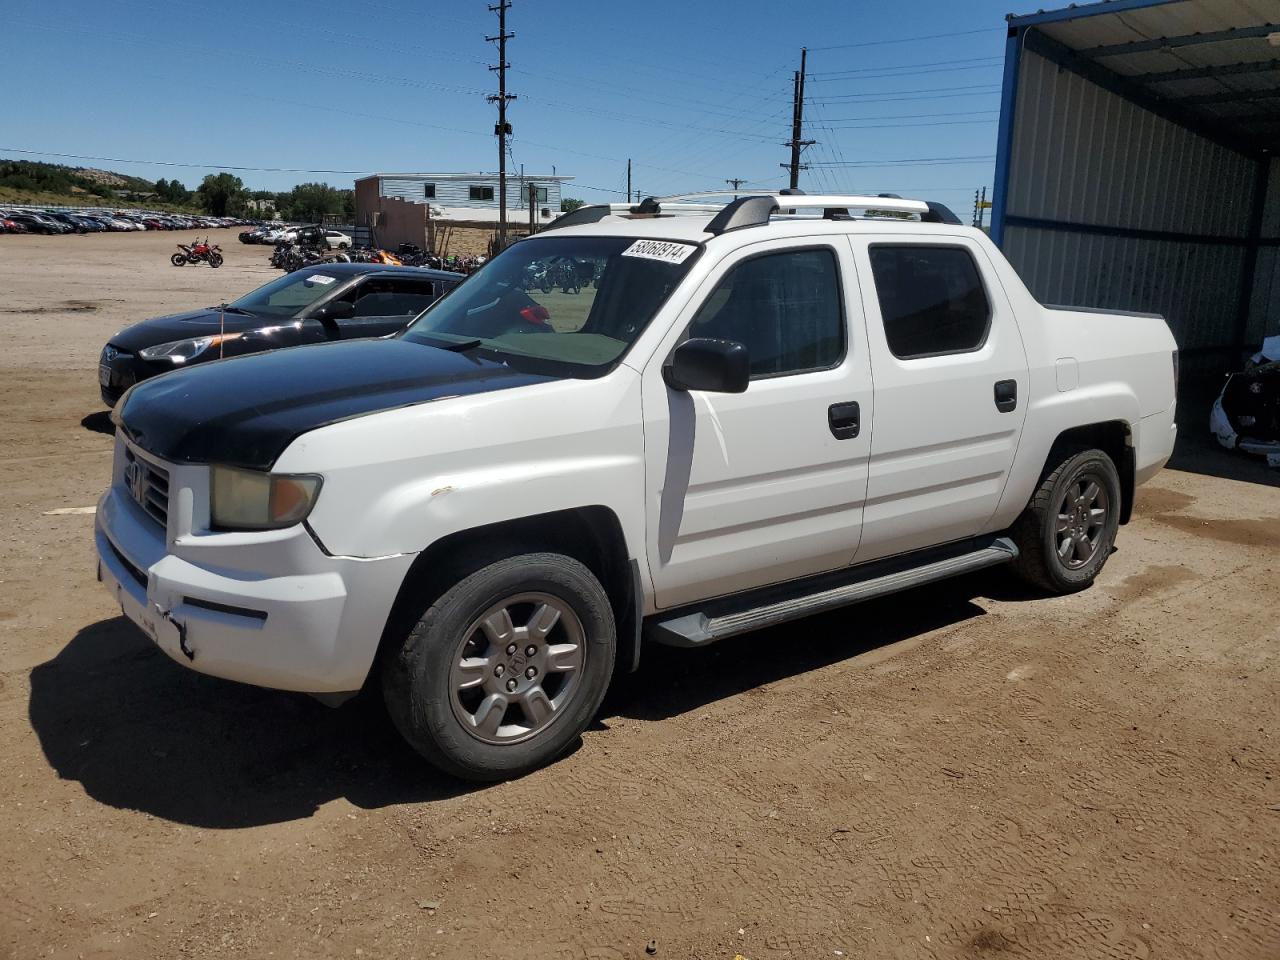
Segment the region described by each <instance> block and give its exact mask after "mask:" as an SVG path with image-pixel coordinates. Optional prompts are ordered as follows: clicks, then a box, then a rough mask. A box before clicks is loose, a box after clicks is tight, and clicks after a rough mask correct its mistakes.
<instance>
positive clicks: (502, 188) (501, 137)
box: [485, 0, 516, 252]
mask: <svg viewBox="0 0 1280 960" xmlns="http://www.w3.org/2000/svg"><path fill="white" fill-rule="evenodd" d="M509 9H511V0H498V3H496V4H494V5H492V6H490V7H489V10H490V11H491V12H493V13H496V14H497V15H498V35H497V36H496V37H485V40H487V41H488V42H489V43H493V42H495V41H496V42H497V44H498V65H497V66H496V67H490V68H489V69H490V70H491V71H494V72H496V73H497V74H498V93H497V96H488V97H485V99H486V100H488V101H489V102H490V103H496V104H497V105H498V122H497V123H496V124H494V127H493V132H494V133H495V134H497V137H498V251H499V252H501V251H503V250H505V249H506V248H507V137H509V136H511V124H509V123H507V104H508V103H510V102H511V101H512V100H514V99H516V98H515V95H514V94H509V93H507V68H508V67H510V66H511V64H509V63H507V41H508V40H510V39H511V38H512V37H514V36H515V34H514V33H507V11H508V10H509Z"/></svg>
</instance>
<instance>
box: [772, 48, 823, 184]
mask: <svg viewBox="0 0 1280 960" xmlns="http://www.w3.org/2000/svg"><path fill="white" fill-rule="evenodd" d="M808 54H809V51H808V49H807V48H805V47H801V48H800V69H799V70H797V71H796V73H795V80H794V92H793V94H792V103H791V140H790V141H788V142H787V143H786V144H784V146H788V147H790V148H791V162H790V163H789V164H788V163H780V164H778V166H780V167H782V168H783V169H784V170H790V172H791V184H790V186H791V189H792V190H798V189H799V188H800V171H801V170H807V169H809V168H808V166H806V165H805V164H802V163H801V162H800V151H801V150H803V149H804V148H805V147H811V146H813V145H814V144H815V143H817V141H816V140H805V139H803V136H804V74H805V60H806V59H807V58H808Z"/></svg>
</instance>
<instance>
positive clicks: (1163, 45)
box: [1080, 23, 1280, 59]
mask: <svg viewBox="0 0 1280 960" xmlns="http://www.w3.org/2000/svg"><path fill="white" fill-rule="evenodd" d="M1277 32H1280V23H1263V24H1260V25H1259V26H1256V27H1235V28H1233V29H1230V30H1215V31H1213V32H1212V33H1188V34H1186V35H1185V36H1181V37H1156V38H1155V39H1153V40H1131V41H1129V42H1128V43H1110V44H1107V45H1106V46H1102V47H1091V48H1090V49H1088V50H1081V51H1080V55H1081V56H1083V57H1089V58H1090V59H1096V58H1097V57H1122V56H1124V55H1125V54H1127V53H1151V52H1152V51H1154V50H1168V49H1170V48H1172V47H1191V46H1196V45H1198V44H1201V43H1227V42H1228V41H1230V40H1253V39H1258V38H1262V37H1266V36H1267V35H1268V34H1272V33H1277Z"/></svg>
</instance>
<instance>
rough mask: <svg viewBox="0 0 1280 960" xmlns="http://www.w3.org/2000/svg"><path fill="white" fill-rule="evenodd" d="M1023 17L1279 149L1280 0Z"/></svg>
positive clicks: (1092, 8) (1216, 0)
mask: <svg viewBox="0 0 1280 960" xmlns="http://www.w3.org/2000/svg"><path fill="white" fill-rule="evenodd" d="M1112 7H1114V9H1111V8H1112ZM1020 21H1023V22H1026V23H1027V24H1028V25H1029V26H1031V27H1032V28H1033V29H1035V30H1037V31H1039V32H1040V33H1042V34H1044V35H1045V36H1047V37H1049V38H1050V39H1051V40H1053V41H1056V42H1057V43H1060V44H1062V45H1063V46H1065V47H1067V48H1068V49H1069V50H1071V51H1073V52H1074V53H1075V54H1077V55H1079V56H1081V57H1083V58H1085V59H1087V60H1089V61H1091V62H1092V63H1095V64H1097V65H1098V66H1100V67H1103V68H1105V69H1106V70H1109V71H1111V72H1112V73H1114V74H1117V75H1119V76H1120V77H1123V78H1125V79H1127V80H1129V81H1131V82H1134V83H1137V84H1140V85H1141V86H1142V87H1143V88H1144V89H1145V90H1146V92H1148V93H1150V94H1151V95H1152V96H1154V97H1156V98H1159V99H1160V100H1161V101H1163V102H1165V103H1168V104H1170V105H1174V106H1178V107H1182V108H1185V109H1187V110H1189V111H1191V112H1192V114H1193V115H1194V116H1195V117H1197V118H1199V120H1200V121H1201V122H1203V123H1204V124H1205V125H1207V126H1212V127H1217V128H1219V129H1220V130H1221V131H1222V133H1223V134H1224V135H1226V136H1230V137H1233V138H1243V139H1244V140H1245V141H1246V142H1250V143H1253V144H1255V145H1256V146H1257V147H1258V148H1266V149H1271V150H1276V149H1280V45H1272V43H1271V42H1270V41H1269V40H1268V35H1269V34H1273V33H1274V34H1280V0H1167V2H1163V3H1158V4H1143V3H1126V2H1125V0H1114V2H1113V3H1111V4H1091V5H1088V6H1084V7H1080V8H1079V9H1078V10H1075V11H1072V10H1064V11H1061V12H1060V13H1058V14H1057V15H1051V14H1043V15H1040V16H1039V17H1036V16H1030V17H1026V18H1016V17H1015V18H1011V21H1010V22H1011V23H1013V24H1015V25H1017V24H1019V22H1020ZM1277 40H1278V41H1280V37H1277ZM1180 75H1181V76H1180Z"/></svg>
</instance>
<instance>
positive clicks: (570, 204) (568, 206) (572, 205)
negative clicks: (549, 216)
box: [560, 197, 582, 213]
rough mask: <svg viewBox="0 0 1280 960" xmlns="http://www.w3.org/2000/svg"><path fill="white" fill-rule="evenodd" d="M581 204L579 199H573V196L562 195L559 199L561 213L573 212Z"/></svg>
mask: <svg viewBox="0 0 1280 960" xmlns="http://www.w3.org/2000/svg"><path fill="white" fill-rule="evenodd" d="M580 206H582V201H581V200H575V199H574V198H573V197H563V198H561V200H560V210H561V212H562V213H573V211H575V210H577V209H578V208H579V207H580Z"/></svg>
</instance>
